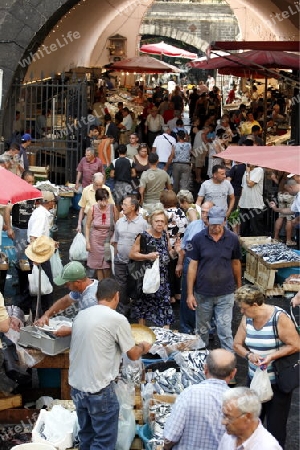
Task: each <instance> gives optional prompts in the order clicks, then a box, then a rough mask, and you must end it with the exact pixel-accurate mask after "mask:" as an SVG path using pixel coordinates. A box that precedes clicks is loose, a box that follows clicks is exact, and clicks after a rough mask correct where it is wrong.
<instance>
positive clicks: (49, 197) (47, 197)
mask: <svg viewBox="0 0 300 450" xmlns="http://www.w3.org/2000/svg"><path fill="white" fill-rule="evenodd" d="M41 193H42V196H43V202H45V203H46V202H53V201H55V195H54V194H53V192H50V191H41Z"/></svg>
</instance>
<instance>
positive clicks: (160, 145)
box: [152, 127, 176, 174]
mask: <svg viewBox="0 0 300 450" xmlns="http://www.w3.org/2000/svg"><path fill="white" fill-rule="evenodd" d="M170 133H171V130H170V129H169V128H168V127H164V133H163V134H161V135H159V136H157V137H156V138H155V141H154V142H153V146H152V152H153V153H156V154H157V155H158V159H159V163H158V165H157V167H158V168H159V169H163V170H165V171H166V172H168V173H169V174H170V169H171V168H170V165H171V163H172V159H173V150H175V144H176V139H175V138H174V137H173V136H171V134H170Z"/></svg>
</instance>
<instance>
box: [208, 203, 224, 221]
mask: <svg viewBox="0 0 300 450" xmlns="http://www.w3.org/2000/svg"><path fill="white" fill-rule="evenodd" d="M225 219H226V209H224V208H220V207H219V206H213V207H212V208H210V210H209V211H208V223H209V225H222V224H223V223H224V220H225Z"/></svg>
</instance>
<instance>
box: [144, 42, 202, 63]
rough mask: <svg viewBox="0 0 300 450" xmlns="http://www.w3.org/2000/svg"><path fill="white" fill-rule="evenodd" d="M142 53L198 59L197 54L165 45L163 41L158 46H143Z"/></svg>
mask: <svg viewBox="0 0 300 450" xmlns="http://www.w3.org/2000/svg"><path fill="white" fill-rule="evenodd" d="M140 52H142V53H149V54H150V55H165V56H171V57H172V58H186V59H195V58H197V53H191V52H188V51H187V50H183V49H182V48H178V47H175V46H174V45H169V44H165V43H164V42H163V41H162V42H158V43H157V44H146V45H142V46H141V48H140Z"/></svg>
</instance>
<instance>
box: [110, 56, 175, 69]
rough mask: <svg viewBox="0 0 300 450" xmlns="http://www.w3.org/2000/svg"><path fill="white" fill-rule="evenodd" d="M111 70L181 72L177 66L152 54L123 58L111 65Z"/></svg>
mask: <svg viewBox="0 0 300 450" xmlns="http://www.w3.org/2000/svg"><path fill="white" fill-rule="evenodd" d="M110 70H116V71H120V70H124V71H126V72H131V73H133V72H137V73H170V72H181V70H180V69H178V68H177V67H175V66H172V65H171V64H167V63H165V62H163V61H159V60H158V59H156V58H152V57H151V56H135V57H133V58H128V59H123V60H122V61H118V62H116V63H114V64H112V65H111V66H110Z"/></svg>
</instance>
